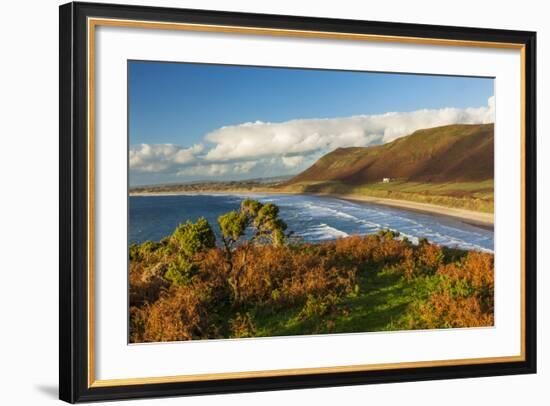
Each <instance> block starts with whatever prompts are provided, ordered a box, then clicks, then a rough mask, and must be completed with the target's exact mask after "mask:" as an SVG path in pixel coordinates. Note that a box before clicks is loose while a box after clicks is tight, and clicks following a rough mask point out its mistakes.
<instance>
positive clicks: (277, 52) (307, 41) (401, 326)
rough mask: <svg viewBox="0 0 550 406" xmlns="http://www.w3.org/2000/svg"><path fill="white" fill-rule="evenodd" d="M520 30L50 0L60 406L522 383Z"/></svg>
mask: <svg viewBox="0 0 550 406" xmlns="http://www.w3.org/2000/svg"><path fill="white" fill-rule="evenodd" d="M535 40H536V34H535V33H534V32H524V31H509V30H495V29H482V28H461V27H444V26H429V25H415V24H398V23H386V22H372V21H355V20H333V19H319V18H306V17H290V16H280V15H258V14H246V13H231V12H217V11H203V10H183V9H167V8H156V7H141V6H121V5H105V4H93V3H69V4H66V5H63V6H61V7H60V236H61V242H60V247H61V248H60V398H61V399H62V400H65V401H67V402H80V401H94V400H111V399H123V398H139V397H156V396H175V395H193V394H209V393H230V392H242V391H262V390H275V389H294V388H311V387H323V386H334V385H355V384H370V383H385V382H402V381H413V380H426V379H447V378H463V377H479V376H490V375H506V374H524V373H534V372H535V371H536V341H535V340H536V325H535V320H536V308H535V303H536V296H535V294H536V281H535V278H536V263H535V258H536V221H535V220H536V206H535V205H536V186H535V185H536V164H535V112H536V108H535V49H536V46H535Z"/></svg>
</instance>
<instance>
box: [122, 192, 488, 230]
mask: <svg viewBox="0 0 550 406" xmlns="http://www.w3.org/2000/svg"><path fill="white" fill-rule="evenodd" d="M200 194H213V195H215V194H220V195H227V194H273V195H309V196H325V197H331V198H335V199H342V200H348V201H352V202H360V203H370V204H375V205H380V206H386V207H393V208H398V209H403V210H408V211H413V212H417V213H424V214H431V215H436V216H441V217H448V218H452V219H454V220H459V221H462V222H463V223H465V224H469V225H472V226H475V227H480V228H484V229H486V230H494V214H493V213H484V212H479V211H473V210H466V209H459V208H454V207H446V206H438V205H435V204H430V203H421V202H413V201H409V200H396V199H387V198H383V197H374V196H365V195H355V194H334V193H303V192H290V191H286V192H279V191H277V192H274V191H273V190H262V189H259V190H238V189H234V190H227V191H220V190H217V191H207V190H204V191H200V192H184V191H181V192H159V193H151V192H144V193H130V194H129V196H188V195H200Z"/></svg>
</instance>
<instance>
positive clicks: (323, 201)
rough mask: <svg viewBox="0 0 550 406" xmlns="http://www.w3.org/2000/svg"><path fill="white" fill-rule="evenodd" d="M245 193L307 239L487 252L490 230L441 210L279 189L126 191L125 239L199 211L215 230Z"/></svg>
mask: <svg viewBox="0 0 550 406" xmlns="http://www.w3.org/2000/svg"><path fill="white" fill-rule="evenodd" d="M245 198H252V199H257V200H259V201H261V202H263V203H267V202H271V203H274V204H276V205H277V206H279V208H280V217H281V218H282V219H283V220H284V221H285V222H286V223H287V225H288V230H289V231H292V232H293V236H294V237H296V238H300V239H303V240H304V241H308V242H318V241H327V240H334V239H337V238H342V237H347V236H351V235H364V234H371V233H376V232H378V231H380V230H383V229H391V230H394V231H399V232H400V233H401V235H402V236H406V237H407V238H409V240H411V241H412V242H413V243H417V242H418V239H419V238H423V237H425V238H427V239H428V240H429V241H430V242H433V243H437V244H441V245H445V246H448V247H456V248H462V249H468V250H480V251H485V252H493V250H494V232H493V231H492V230H488V229H484V228H481V227H476V226H473V225H470V224H466V223H464V222H462V221H460V220H456V219H453V218H450V217H445V216H441V215H432V214H424V213H419V212H415V211H409V210H404V209H399V208H394V207H387V206H381V205H376V204H372V203H366V202H355V201H348V200H343V199H338V198H334V197H324V196H313V195H294V194H293V195H285V194H280V195H279V194H277V195H274V194H246V195H244V194H242V195H241V194H234V193H230V194H229V193H228V194H221V193H215V194H214V193H212V194H208V193H201V194H189V195H187V194H182V195H152V196H151V195H150V196H146V195H135V196H130V197H129V231H128V232H129V242H130V243H141V242H144V241H147V240H152V241H159V240H161V239H162V238H164V237H166V236H168V235H170V234H172V232H173V231H174V229H175V228H176V227H177V226H178V225H179V224H180V223H184V222H185V221H187V220H191V221H196V220H197V219H198V218H199V217H205V218H206V219H207V220H208V221H209V222H210V224H211V225H212V226H213V228H214V230H215V232H216V233H218V232H219V231H218V227H217V222H216V219H217V218H218V216H220V215H221V214H224V213H226V212H228V211H230V210H235V209H238V207H239V205H240V202H241V201H242V200H243V199H245Z"/></svg>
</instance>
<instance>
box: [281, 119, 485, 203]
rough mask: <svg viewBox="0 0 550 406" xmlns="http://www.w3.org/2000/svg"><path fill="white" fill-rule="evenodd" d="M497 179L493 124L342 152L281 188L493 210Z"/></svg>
mask: <svg viewBox="0 0 550 406" xmlns="http://www.w3.org/2000/svg"><path fill="white" fill-rule="evenodd" d="M384 178H388V179H389V182H387V183H385V182H383V180H384ZM493 178H494V125H493V124H475V125H466V124H464V125H462V124H461V125H449V126H443V127H436V128H429V129H423V130H418V131H416V132H414V133H413V134H411V135H408V136H405V137H402V138H399V139H397V140H395V141H393V142H389V143H387V144H383V145H376V146H371V147H352V148H338V149H336V150H334V151H332V152H330V153H328V154H326V155H324V156H323V157H321V158H320V159H319V160H318V161H317V162H315V164H313V165H312V166H311V167H309V168H308V169H306V170H305V171H303V172H302V173H300V174H298V175H297V176H295V177H293V178H292V179H290V180H289V181H288V182H286V183H285V184H284V185H283V186H282V188H281V189H286V190H288V191H293V192H305V193H333V194H357V195H366V196H375V197H384V198H391V199H401V200H411V201H417V202H425V203H432V204H437V205H442V206H449V207H461V208H465V209H470V210H478V211H484V212H492V211H493Z"/></svg>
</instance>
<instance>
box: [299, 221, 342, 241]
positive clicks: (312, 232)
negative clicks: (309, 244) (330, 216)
mask: <svg viewBox="0 0 550 406" xmlns="http://www.w3.org/2000/svg"><path fill="white" fill-rule="evenodd" d="M298 235H299V236H301V237H304V238H306V239H310V240H313V241H320V240H332V239H335V238H344V237H349V234H348V233H346V232H345V231H342V230H338V229H337V228H335V227H331V226H329V225H328V224H325V223H322V224H319V225H318V226H315V227H310V228H309V229H307V230H306V231H303V232H301V233H298Z"/></svg>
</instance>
